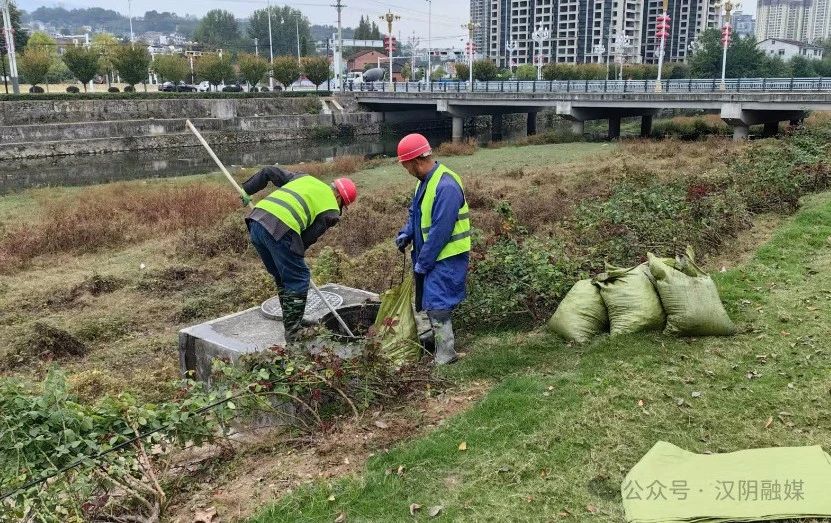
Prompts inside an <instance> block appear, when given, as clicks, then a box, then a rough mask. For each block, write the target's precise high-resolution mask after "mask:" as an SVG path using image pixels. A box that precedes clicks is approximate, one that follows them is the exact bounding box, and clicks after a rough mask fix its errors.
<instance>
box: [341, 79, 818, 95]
mask: <svg viewBox="0 0 831 523" xmlns="http://www.w3.org/2000/svg"><path fill="white" fill-rule="evenodd" d="M656 84H657V82H656V80H545V81H516V80H505V81H492V82H479V81H474V82H473V89H472V90H471V88H470V83H469V82H430V83H425V82H395V83H393V84H390V83H389V82H372V83H361V84H355V85H353V86H352V88H351V89H348V90H350V91H358V92H366V91H371V92H396V93H464V92H471V91H472V92H476V93H654V94H661V93H668V94H672V93H712V92H731V93H739V92H766V93H773V92H823V91H825V92H831V78H729V79H727V80H725V82H724V85H723V86H722V83H721V79H718V78H715V79H688V80H683V79H681V80H661V87H660V90H659V89H656V87H657V86H656Z"/></svg>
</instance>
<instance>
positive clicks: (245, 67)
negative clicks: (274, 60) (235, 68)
mask: <svg viewBox="0 0 831 523" xmlns="http://www.w3.org/2000/svg"><path fill="white" fill-rule="evenodd" d="M237 62H238V65H239V72H240V75H241V76H242V78H243V79H244V80H245V81H246V82H248V83H249V84H251V87H256V86H257V83H259V81H260V80H262V79H263V77H264V76H265V75H266V73H268V70H269V69H270V66H269V63H268V61H267V60H266V59H264V58H260V57H259V56H255V55H253V54H241V55H240V56H239V58H238V60H237Z"/></svg>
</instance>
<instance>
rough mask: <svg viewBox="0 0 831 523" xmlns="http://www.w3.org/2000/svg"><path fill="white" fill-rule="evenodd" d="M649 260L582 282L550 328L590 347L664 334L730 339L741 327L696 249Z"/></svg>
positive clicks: (550, 323) (610, 268) (570, 293)
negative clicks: (607, 337)
mask: <svg viewBox="0 0 831 523" xmlns="http://www.w3.org/2000/svg"><path fill="white" fill-rule="evenodd" d="M647 258H648V261H647V262H646V263H643V264H641V265H638V266H636V267H632V268H628V269H622V268H618V267H613V266H609V265H607V268H606V272H604V273H602V274H599V275H597V276H595V277H594V278H591V279H586V280H580V281H578V282H577V283H575V284H574V286H573V287H572V288H571V290H570V291H569V292H568V294H566V296H565V298H563V301H562V302H561V303H560V306H559V307H557V311H556V312H555V313H554V315H553V316H552V317H551V319H550V320H549V321H548V328H549V330H551V331H553V332H555V333H557V334H558V335H560V336H562V337H563V338H565V339H567V340H572V341H575V342H577V343H586V342H588V341H590V340H591V339H592V338H593V337H594V336H596V335H598V334H602V333H606V332H609V333H611V334H612V335H613V336H614V335H618V334H628V333H633V332H643V331H658V330H663V331H664V333H666V334H672V335H675V336H730V335H732V334H735V332H736V326H735V325H734V324H733V322H732V321H731V320H730V317H729V316H728V315H727V311H725V310H724V305H722V303H721V298H720V297H719V294H718V289H717V288H716V284H715V282H713V280H712V278H710V276H709V275H708V274H707V273H705V272H704V271H703V270H701V269H700V268H699V267H698V266H697V265H696V263H695V255H694V253H693V251H692V248H690V247H687V251H686V254H684V255H681V256H676V257H675V258H674V259H673V258H658V257H656V256H654V255H653V254H652V253H649V254H647Z"/></svg>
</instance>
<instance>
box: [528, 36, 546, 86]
mask: <svg viewBox="0 0 831 523" xmlns="http://www.w3.org/2000/svg"><path fill="white" fill-rule="evenodd" d="M549 38H551V31H549V30H548V28H547V27H537V29H536V30H535V31H534V32H533V33H532V34H531V40H533V41H534V51H535V52H536V61H537V80H542V43H543V42H544V41H546V40H548V39H549Z"/></svg>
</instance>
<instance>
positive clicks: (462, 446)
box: [459, 441, 467, 452]
mask: <svg viewBox="0 0 831 523" xmlns="http://www.w3.org/2000/svg"><path fill="white" fill-rule="evenodd" d="M459 450H460V451H462V452H464V451H466V450H467V441H463V442H461V443H459Z"/></svg>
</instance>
